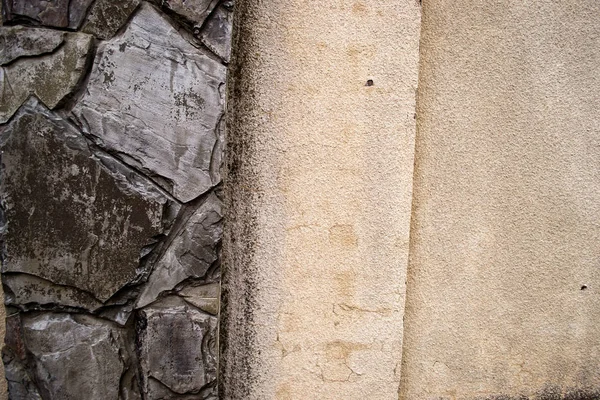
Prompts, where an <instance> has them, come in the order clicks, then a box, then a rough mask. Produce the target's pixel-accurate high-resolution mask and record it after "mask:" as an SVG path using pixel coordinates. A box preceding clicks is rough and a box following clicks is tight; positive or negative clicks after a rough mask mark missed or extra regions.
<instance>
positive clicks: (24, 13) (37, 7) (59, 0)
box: [2, 0, 93, 29]
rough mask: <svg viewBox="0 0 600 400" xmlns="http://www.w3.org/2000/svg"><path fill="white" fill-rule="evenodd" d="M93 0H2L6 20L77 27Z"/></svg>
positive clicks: (60, 26)
mask: <svg viewBox="0 0 600 400" xmlns="http://www.w3.org/2000/svg"><path fill="white" fill-rule="evenodd" d="M92 1H93V0H52V1H48V0H2V8H3V16H4V21H5V22H12V23H15V22H22V21H27V22H33V23H37V24H40V25H45V26H52V27H56V28H71V29H77V28H78V27H79V26H80V25H81V22H82V21H83V19H84V18H85V15H86V12H87V9H88V7H89V6H90V4H91V2H92Z"/></svg>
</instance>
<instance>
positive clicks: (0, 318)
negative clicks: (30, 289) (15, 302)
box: [0, 284, 8, 400]
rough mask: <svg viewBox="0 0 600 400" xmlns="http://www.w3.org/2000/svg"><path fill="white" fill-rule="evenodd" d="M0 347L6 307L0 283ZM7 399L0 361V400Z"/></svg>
mask: <svg viewBox="0 0 600 400" xmlns="http://www.w3.org/2000/svg"><path fill="white" fill-rule="evenodd" d="M0 299H2V304H0V348H1V347H3V346H4V336H5V334H6V309H5V308H4V291H3V290H2V285H1V284H0ZM7 399H8V383H7V382H6V378H5V375H4V363H0V400H7Z"/></svg>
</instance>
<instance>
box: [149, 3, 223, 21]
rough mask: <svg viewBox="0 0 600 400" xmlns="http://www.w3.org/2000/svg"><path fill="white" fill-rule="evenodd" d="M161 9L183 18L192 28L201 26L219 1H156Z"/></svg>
mask: <svg viewBox="0 0 600 400" xmlns="http://www.w3.org/2000/svg"><path fill="white" fill-rule="evenodd" d="M155 2H156V3H158V4H159V5H161V6H162V7H164V8H166V9H168V10H171V11H172V12H174V13H176V14H178V15H180V16H181V17H183V18H185V19H186V20H187V21H188V22H190V23H191V24H193V25H194V26H198V27H200V26H202V24H203V23H204V21H205V20H206V18H207V17H208V16H209V15H210V13H211V12H212V11H213V9H214V8H215V6H216V5H217V4H218V3H219V0H158V1H156V0H155Z"/></svg>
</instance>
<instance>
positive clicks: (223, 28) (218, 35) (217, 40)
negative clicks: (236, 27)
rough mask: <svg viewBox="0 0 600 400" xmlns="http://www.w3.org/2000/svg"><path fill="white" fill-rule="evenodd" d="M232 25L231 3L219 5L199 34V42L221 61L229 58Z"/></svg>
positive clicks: (226, 60)
mask: <svg viewBox="0 0 600 400" xmlns="http://www.w3.org/2000/svg"><path fill="white" fill-rule="evenodd" d="M232 23H233V1H226V2H224V3H223V4H221V5H220V6H219V7H218V8H217V9H216V10H215V12H214V13H213V15H211V17H210V18H209V19H208V21H206V24H204V27H203V28H202V31H201V32H200V40H201V41H202V43H204V45H205V46H206V47H208V48H209V49H211V50H212V51H213V52H214V53H215V54H216V55H218V56H219V58H221V59H222V60H223V61H225V62H229V57H230V56H231V26H232Z"/></svg>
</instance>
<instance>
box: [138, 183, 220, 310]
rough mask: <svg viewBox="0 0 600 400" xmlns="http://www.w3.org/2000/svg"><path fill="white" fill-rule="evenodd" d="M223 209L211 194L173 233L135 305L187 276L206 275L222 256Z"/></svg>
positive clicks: (147, 302) (139, 305) (146, 301)
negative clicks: (220, 249) (220, 254)
mask: <svg viewBox="0 0 600 400" xmlns="http://www.w3.org/2000/svg"><path fill="white" fill-rule="evenodd" d="M221 208H222V204H221V201H220V200H219V198H218V197H217V196H216V195H215V194H214V193H211V194H210V195H208V196H207V198H206V199H205V201H204V202H203V203H202V204H201V206H200V207H198V209H197V210H195V211H194V212H193V214H192V215H191V216H190V217H189V219H188V220H187V221H185V223H184V224H182V226H181V227H180V229H179V230H178V231H177V232H174V233H173V238H172V240H171V241H170V243H168V247H167V248H166V249H165V250H164V253H163V256H162V257H161V258H160V259H159V260H158V262H157V263H156V265H155V267H154V270H153V271H152V273H151V275H150V278H149V279H148V282H147V283H146V284H145V286H144V288H143V289H142V293H141V294H140V297H139V299H138V302H137V304H136V307H138V308H140V307H144V306H146V305H148V304H150V303H152V302H153V301H155V300H156V299H157V298H158V297H159V296H160V294H161V293H163V292H165V291H170V290H173V289H174V288H175V287H176V286H177V285H178V284H180V283H182V282H183V281H185V280H186V279H190V278H195V279H201V278H205V276H206V273H207V272H208V271H209V269H210V268H211V266H212V265H213V264H214V263H215V262H216V261H217V260H218V257H219V254H218V245H219V243H220V241H221V237H222V235H223V226H222V210H221ZM208 307H210V306H208Z"/></svg>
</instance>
